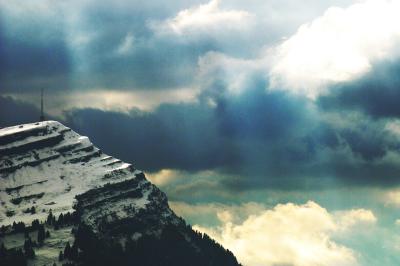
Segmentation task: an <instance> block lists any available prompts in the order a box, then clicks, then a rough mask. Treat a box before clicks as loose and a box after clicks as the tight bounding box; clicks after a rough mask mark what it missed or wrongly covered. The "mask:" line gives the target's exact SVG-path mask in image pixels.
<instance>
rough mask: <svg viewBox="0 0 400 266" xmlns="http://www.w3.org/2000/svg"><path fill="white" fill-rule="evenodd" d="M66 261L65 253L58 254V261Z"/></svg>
mask: <svg viewBox="0 0 400 266" xmlns="http://www.w3.org/2000/svg"><path fill="white" fill-rule="evenodd" d="M63 260H64V254H63V252H62V251H61V250H60V253H59V254H58V261H63Z"/></svg>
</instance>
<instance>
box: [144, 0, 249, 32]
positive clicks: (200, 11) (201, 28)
mask: <svg viewBox="0 0 400 266" xmlns="http://www.w3.org/2000/svg"><path fill="white" fill-rule="evenodd" d="M251 18H252V14H250V13H249V12H247V11H244V10H233V9H222V8H220V0H211V1H210V2H209V3H207V4H202V5H199V6H195V7H191V8H188V9H184V10H181V11H179V13H178V14H177V15H176V16H175V17H173V18H169V19H167V20H165V21H163V22H160V23H152V24H151V25H150V26H151V27H152V28H153V29H155V30H156V31H157V32H159V33H174V34H178V35H183V34H193V33H196V32H203V33H210V32H215V31H220V30H227V29H231V30H238V29H242V28H246V27H247V26H248V25H249V22H250V21H251Z"/></svg>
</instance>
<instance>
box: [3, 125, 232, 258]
mask: <svg viewBox="0 0 400 266" xmlns="http://www.w3.org/2000/svg"><path fill="white" fill-rule="evenodd" d="M110 141H112V140H110ZM0 201H1V202H0V203H1V204H0V225H1V226H2V230H1V234H2V236H1V238H0V242H1V244H2V247H1V248H0V264H1V265H6V264H7V263H8V264H10V265H11V264H12V265H17V263H16V261H17V260H18V259H19V258H20V257H21V256H23V257H24V258H25V263H28V264H30V265H37V264H40V265H42V264H47V263H49V264H50V263H51V264H52V263H56V264H59V265H110V264H115V265H239V264H238V262H237V260H236V258H235V257H234V255H233V254H232V253H231V252H230V251H228V250H225V249H224V248H223V247H222V246H220V245H219V244H218V243H216V242H215V241H214V240H212V239H210V238H209V237H208V236H207V235H204V234H201V233H198V232H195V231H193V230H192V229H191V227H190V226H189V225H187V224H186V223H185V221H184V220H183V219H182V218H180V217H178V216H176V215H175V213H174V212H173V211H172V210H171V209H170V208H169V205H168V200H167V197H166V195H165V194H164V193H163V192H162V191H161V190H160V189H158V188H157V187H156V186H155V185H153V184H151V183H150V182H149V181H148V180H147V179H146V177H145V175H144V173H143V172H142V171H140V170H137V169H135V167H134V166H132V165H131V164H128V163H124V162H122V161H121V160H118V159H116V158H113V157H111V156H108V155H106V154H104V153H103V152H102V151H101V150H100V149H98V148H97V147H95V146H94V145H93V144H92V143H91V142H90V140H89V139H88V138H87V137H83V136H80V135H79V134H77V133H76V132H74V131H73V130H71V129H70V128H68V127H66V126H64V125H62V124H61V123H59V122H56V121H44V122H38V123H32V124H24V125H19V126H14V127H8V128H3V129H0ZM12 224H13V226H11V225H12ZM32 239H37V242H36V241H34V240H32ZM70 242H71V243H70ZM70 244H72V246H71V245H70ZM60 252H61V253H60ZM29 254H31V255H29ZM32 254H35V255H32ZM1 262H3V263H1ZM21 263H22V264H21V265H24V264H23V263H24V262H21Z"/></svg>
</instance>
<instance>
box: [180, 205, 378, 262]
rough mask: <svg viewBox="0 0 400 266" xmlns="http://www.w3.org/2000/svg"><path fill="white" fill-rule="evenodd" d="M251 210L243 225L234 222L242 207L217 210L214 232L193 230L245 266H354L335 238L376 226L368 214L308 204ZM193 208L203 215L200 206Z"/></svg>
mask: <svg viewBox="0 0 400 266" xmlns="http://www.w3.org/2000/svg"><path fill="white" fill-rule="evenodd" d="M249 206H252V210H251V212H250V215H249V216H248V217H247V218H246V219H244V220H242V221H238V220H237V219H235V217H237V216H238V215H239V216H240V214H241V213H242V212H243V209H244V208H246V206H244V205H243V206H241V207H240V208H233V207H223V208H222V207H221V208H219V210H218V211H217V217H218V218H219V220H220V222H221V225H220V226H218V227H204V226H199V225H195V226H194V228H195V229H196V230H199V231H201V232H205V233H207V234H209V235H210V236H211V237H213V238H214V239H216V240H217V241H218V242H219V243H221V244H222V245H223V246H224V247H225V248H228V249H229V250H231V251H232V252H233V253H234V254H235V255H236V256H237V257H238V259H239V261H240V262H241V263H243V264H244V265H248V266H259V265H264V266H268V265H295V266H303V265H304V266H306V265H307V266H313V265H358V261H357V257H358V254H357V253H356V252H355V251H353V250H352V249H350V248H348V247H346V246H344V245H342V244H340V243H337V242H336V241H335V240H334V237H335V235H336V236H338V235H340V234H343V233H345V232H349V230H351V228H354V227H355V226H358V227H359V226H361V225H368V224H374V223H375V222H376V217H375V216H374V214H373V213H372V212H371V211H369V210H365V209H356V210H348V211H340V212H335V213H330V212H328V211H327V210H326V209H325V208H323V207H321V206H320V205H318V204H317V203H315V202H312V201H309V202H307V203H306V204H303V205H297V204H293V203H287V204H279V205H276V206H275V207H274V208H273V209H265V208H264V210H261V209H260V205H257V208H254V204H253V205H249ZM212 207H213V208H214V209H215V208H218V206H212ZM194 208H195V209H197V208H200V209H199V211H201V207H200V206H195V207H194ZM179 209H181V208H179ZM195 209H192V211H195ZM181 210H184V209H181ZM183 215H184V213H183Z"/></svg>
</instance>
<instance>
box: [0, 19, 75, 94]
mask: <svg viewBox="0 0 400 266" xmlns="http://www.w3.org/2000/svg"><path fill="white" fill-rule="evenodd" d="M24 23H26V24H24ZM42 23H43V24H44V25H46V26H45V27H43V24H42ZM70 70H71V63H70V57H69V52H68V49H67V47H66V44H65V43H64V32H62V30H60V28H59V27H57V26H55V25H54V24H52V21H49V20H46V19H42V20H41V21H40V22H37V20H34V19H24V18H16V17H13V18H12V19H11V18H7V17H6V16H5V15H4V13H1V12H0V83H1V85H0V92H1V91H4V90H8V91H10V90H14V91H19V90H27V89H38V88H41V87H43V86H45V87H47V86H51V87H57V88H61V89H62V88H68V74H69V72H70Z"/></svg>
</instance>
